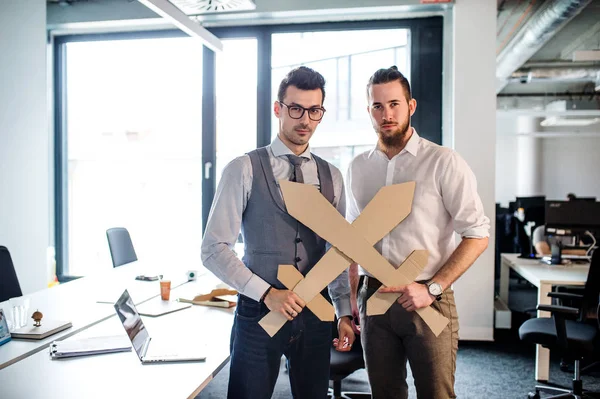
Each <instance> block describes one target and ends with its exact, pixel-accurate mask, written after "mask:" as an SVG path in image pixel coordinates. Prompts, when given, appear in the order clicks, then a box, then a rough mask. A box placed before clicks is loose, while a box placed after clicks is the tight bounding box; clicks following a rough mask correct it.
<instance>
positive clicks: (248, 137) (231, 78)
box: [216, 38, 258, 258]
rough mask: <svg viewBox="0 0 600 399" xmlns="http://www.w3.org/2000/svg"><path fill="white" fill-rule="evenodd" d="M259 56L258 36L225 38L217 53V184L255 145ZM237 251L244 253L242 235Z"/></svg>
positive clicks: (240, 255)
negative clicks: (221, 47) (229, 165)
mask: <svg viewBox="0 0 600 399" xmlns="http://www.w3.org/2000/svg"><path fill="white" fill-rule="evenodd" d="M257 57H258V55H257V40H256V38H236V39H227V40H223V51H222V52H221V53H218V54H217V72H216V79H217V82H216V83H217V88H216V98H217V121H216V122H217V153H216V159H217V170H216V184H219V181H220V180H221V175H222V173H223V169H224V168H225V166H227V164H228V163H229V162H231V161H232V160H233V159H235V158H237V157H239V156H241V155H243V154H245V153H247V152H249V151H252V150H253V149H255V148H256V119H257V116H256V114H257V105H256V90H257V66H258V64H257ZM234 250H235V252H236V253H237V255H238V257H240V258H242V257H243V256H244V244H243V242H242V241H241V235H240V237H239V239H238V242H237V243H236V244H235V248H234Z"/></svg>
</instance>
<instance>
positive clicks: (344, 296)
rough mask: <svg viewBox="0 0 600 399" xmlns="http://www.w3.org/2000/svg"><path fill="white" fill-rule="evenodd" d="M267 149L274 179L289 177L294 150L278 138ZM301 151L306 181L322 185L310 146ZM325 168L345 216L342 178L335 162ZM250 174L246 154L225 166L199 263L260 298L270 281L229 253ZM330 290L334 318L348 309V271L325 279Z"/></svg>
mask: <svg viewBox="0 0 600 399" xmlns="http://www.w3.org/2000/svg"><path fill="white" fill-rule="evenodd" d="M267 151H268V153H269V160H270V162H271V168H273V175H274V176H275V180H277V181H279V180H281V179H286V180H288V179H289V178H290V176H291V175H292V173H293V166H292V165H291V163H290V161H289V159H288V158H287V157H286V155H288V154H292V155H293V154H294V153H293V152H292V151H291V150H290V149H289V148H288V147H287V146H286V145H285V144H284V143H283V142H282V141H281V140H280V139H279V137H276V138H275V139H274V140H273V142H272V143H271V145H269V146H268V147H267ZM300 156H302V157H304V158H308V161H306V162H303V163H302V166H301V169H302V174H303V175H304V184H311V185H313V186H315V187H317V188H320V184H319V177H318V173H317V162H316V161H315V160H314V158H313V157H312V156H311V153H310V147H307V149H306V151H304V152H303V153H302V154H300ZM329 169H330V170H331V177H332V180H333V192H334V199H333V206H335V207H336V209H337V210H338V211H339V212H340V213H341V214H342V215H344V214H345V212H346V197H345V194H344V182H343V177H342V174H341V172H340V171H339V169H337V168H336V167H335V166H333V165H331V164H329ZM252 177H253V175H252V163H251V162H250V157H249V156H248V155H243V156H241V157H238V158H236V159H234V160H233V161H231V162H230V163H229V164H228V165H227V166H226V167H225V169H224V170H223V174H222V177H221V181H220V182H219V186H218V187H217V192H216V194H215V198H214V200H213V204H212V208H211V210H210V215H209V217H208V223H207V226H206V231H205V233H204V239H203V240H202V263H203V264H204V266H205V267H206V268H207V269H209V270H210V271H212V272H213V273H214V274H215V275H216V276H217V277H218V278H219V279H221V280H222V281H224V282H225V283H227V284H229V285H230V286H232V287H233V288H235V289H236V290H238V292H240V293H241V294H244V295H246V296H248V297H250V298H252V299H254V300H256V301H258V300H260V298H261V296H262V295H263V293H264V292H265V291H266V290H267V288H268V287H269V283H267V282H266V281H264V280H263V279H262V278H260V277H259V276H257V275H256V274H254V273H253V272H252V271H251V270H250V269H248V268H247V267H246V265H244V263H243V262H242V261H241V260H240V259H239V258H238V257H237V256H236V254H235V253H234V252H233V247H234V244H235V242H236V241H237V238H238V235H239V233H240V228H241V224H242V215H243V213H244V211H245V209H246V205H247V203H248V199H249V198H250V195H251V194H252V193H251V191H252ZM279 193H280V194H281V191H280V192H279ZM327 248H329V245H327ZM329 294H330V296H331V299H332V301H333V305H334V307H335V310H336V314H337V315H338V317H341V316H347V315H350V314H352V312H351V309H350V285H349V281H348V272H347V271H345V272H344V273H342V274H341V275H340V276H338V278H337V279H335V280H334V281H333V282H332V283H331V284H329Z"/></svg>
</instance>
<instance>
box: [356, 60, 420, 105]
mask: <svg viewBox="0 0 600 399" xmlns="http://www.w3.org/2000/svg"><path fill="white" fill-rule="evenodd" d="M396 80H397V81H399V82H400V84H401V85H402V87H403V88H404V94H405V95H406V100H407V101H408V100H410V99H411V98H412V94H411V92H410V83H409V82H408V79H406V76H404V75H403V74H402V72H400V71H399V70H398V67H397V66H396V65H394V66H391V67H389V68H381V69H379V70H377V72H375V73H374V74H373V76H371V77H370V78H369V83H367V97H369V89H370V88H371V86H373V85H378V84H383V83H389V82H393V81H396Z"/></svg>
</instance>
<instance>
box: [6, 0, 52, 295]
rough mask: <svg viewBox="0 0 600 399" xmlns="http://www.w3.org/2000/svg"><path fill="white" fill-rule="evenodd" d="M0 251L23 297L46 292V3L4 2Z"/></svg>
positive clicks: (42, 0)
mask: <svg viewBox="0 0 600 399" xmlns="http://www.w3.org/2000/svg"><path fill="white" fill-rule="evenodd" d="M0 10H1V11H0V87H1V88H2V89H1V90H0V104H1V106H0V245H4V246H6V247H8V249H9V251H10V252H11V255H12V258H13V261H14V263H15V267H16V271H17V275H18V277H19V280H20V283H21V288H22V290H23V292H24V293H29V292H32V291H36V290H39V289H42V288H44V287H45V286H46V283H47V280H48V278H47V276H46V250H47V247H48V237H49V221H48V220H49V206H48V198H49V194H50V190H49V189H50V187H49V184H48V174H49V164H50V158H49V134H48V122H47V121H48V119H47V115H48V114H47V102H46V93H47V90H46V1H45V0H19V1H12V0H1V1H0Z"/></svg>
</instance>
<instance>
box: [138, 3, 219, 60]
mask: <svg viewBox="0 0 600 399" xmlns="http://www.w3.org/2000/svg"><path fill="white" fill-rule="evenodd" d="M138 1H139V2H140V3H142V4H143V5H145V6H146V7H148V8H149V9H151V10H152V11H154V12H155V13H157V14H158V15H160V16H161V17H163V18H164V19H166V20H168V21H169V22H171V23H172V24H173V25H175V26H176V27H178V28H179V29H181V30H182V31H184V32H185V33H187V34H188V35H190V36H192V37H196V38H199V39H200V40H202V44H204V45H205V46H206V47H208V48H209V49H211V50H212V51H223V43H222V42H221V40H219V38H218V37H216V36H215V35H213V34H212V33H210V32H209V31H208V30H207V29H205V28H203V27H202V26H200V25H199V24H198V23H196V22H194V21H192V20H191V19H190V17H188V16H187V15H186V14H185V13H184V12H183V11H181V10H180V9H179V8H177V7H175V6H174V5H173V4H172V3H171V2H169V1H167V0H138Z"/></svg>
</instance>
